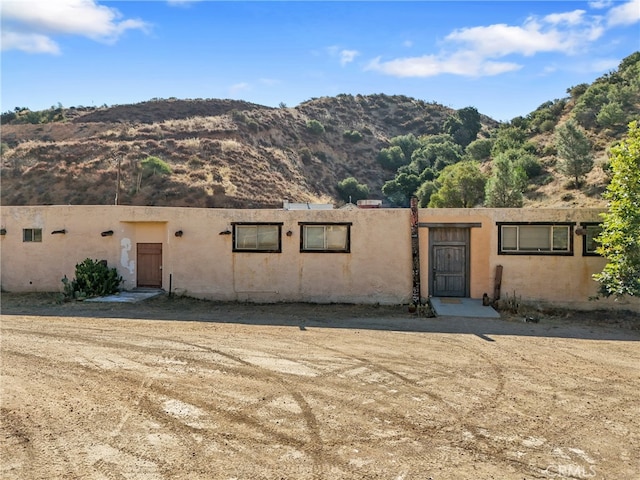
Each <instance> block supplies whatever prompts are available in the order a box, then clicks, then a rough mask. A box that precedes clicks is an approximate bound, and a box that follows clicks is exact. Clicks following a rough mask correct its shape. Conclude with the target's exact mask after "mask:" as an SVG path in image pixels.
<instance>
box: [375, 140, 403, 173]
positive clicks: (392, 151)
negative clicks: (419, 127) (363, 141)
mask: <svg viewBox="0 0 640 480" xmlns="http://www.w3.org/2000/svg"><path fill="white" fill-rule="evenodd" d="M377 160H378V163H380V165H382V168H385V169H387V170H392V171H395V170H397V169H398V168H399V167H401V166H402V165H406V164H407V163H409V162H408V160H407V159H406V158H405V156H404V153H403V152H402V148H400V147H399V146H397V145H395V146H393V147H389V148H383V149H382V150H380V152H379V153H378V157H377Z"/></svg>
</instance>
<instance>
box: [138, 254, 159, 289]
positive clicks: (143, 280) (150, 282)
mask: <svg viewBox="0 0 640 480" xmlns="http://www.w3.org/2000/svg"><path fill="white" fill-rule="evenodd" d="M137 252H138V253H137V260H138V262H137V265H138V268H137V272H138V274H137V282H136V284H137V286H138V287H151V288H162V244H161V243H138V244H137Z"/></svg>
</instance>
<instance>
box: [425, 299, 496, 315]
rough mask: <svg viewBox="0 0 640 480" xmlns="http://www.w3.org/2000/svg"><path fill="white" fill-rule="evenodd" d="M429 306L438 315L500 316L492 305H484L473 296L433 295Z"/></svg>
mask: <svg viewBox="0 0 640 480" xmlns="http://www.w3.org/2000/svg"><path fill="white" fill-rule="evenodd" d="M429 301H430V302H431V307H432V308H433V311H434V313H435V314H436V316H438V317H476V318H500V314H499V313H498V312H496V311H495V310H494V309H493V307H485V306H484V305H482V300H477V299H474V298H452V297H441V298H440V297H433V298H430V299H429Z"/></svg>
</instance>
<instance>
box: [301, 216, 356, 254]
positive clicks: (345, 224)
mask: <svg viewBox="0 0 640 480" xmlns="http://www.w3.org/2000/svg"><path fill="white" fill-rule="evenodd" d="M299 225H300V252H303V253H351V225H352V224H351V222H300V223H299ZM307 227H325V234H324V245H323V248H309V246H308V245H307V234H306V230H307ZM326 227H345V228H346V232H345V233H346V239H345V246H344V248H331V247H330V246H329V245H327V234H326Z"/></svg>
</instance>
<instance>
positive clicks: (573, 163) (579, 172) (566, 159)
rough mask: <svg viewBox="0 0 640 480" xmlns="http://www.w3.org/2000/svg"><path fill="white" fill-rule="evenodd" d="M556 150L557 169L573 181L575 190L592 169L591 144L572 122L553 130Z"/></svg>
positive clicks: (569, 121)
mask: <svg viewBox="0 0 640 480" xmlns="http://www.w3.org/2000/svg"><path fill="white" fill-rule="evenodd" d="M555 137H556V141H555V144H556V148H557V150H558V157H559V158H560V162H559V163H558V169H559V170H560V173H562V174H563V175H566V176H568V177H572V178H573V179H574V182H575V183H574V185H575V187H576V188H578V187H579V186H580V182H581V179H582V178H583V177H584V176H585V175H586V174H587V173H589V172H590V171H591V169H592V168H593V156H592V154H591V144H590V143H589V139H588V138H587V135H586V134H585V133H584V131H583V130H582V129H581V128H580V127H579V126H578V125H577V124H576V122H574V121H573V120H568V121H567V122H565V123H563V124H561V125H558V126H557V127H556V129H555Z"/></svg>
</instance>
